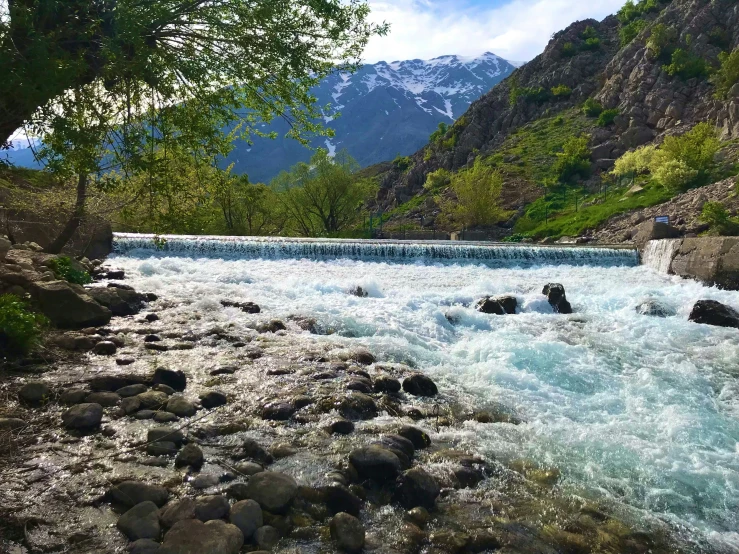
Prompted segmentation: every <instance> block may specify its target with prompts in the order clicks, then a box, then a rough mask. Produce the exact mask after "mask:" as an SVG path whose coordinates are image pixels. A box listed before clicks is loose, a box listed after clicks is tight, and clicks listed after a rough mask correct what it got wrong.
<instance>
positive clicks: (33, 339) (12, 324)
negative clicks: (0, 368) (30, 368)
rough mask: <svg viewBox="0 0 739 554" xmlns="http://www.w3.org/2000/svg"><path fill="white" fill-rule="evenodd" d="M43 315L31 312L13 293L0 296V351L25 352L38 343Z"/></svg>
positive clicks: (43, 321) (43, 320)
mask: <svg viewBox="0 0 739 554" xmlns="http://www.w3.org/2000/svg"><path fill="white" fill-rule="evenodd" d="M46 323H47V322H46V318H44V316H42V315H40V314H37V313H34V312H32V311H31V310H30V309H29V308H28V305H27V304H26V302H24V301H23V300H21V299H20V298H18V297H17V296H15V295H13V294H3V295H2V296H0V352H2V351H5V352H10V353H12V354H25V353H26V352H28V351H29V350H30V349H31V348H32V347H34V346H36V344H38V342H39V339H40V337H41V329H42V327H43V326H44V325H46Z"/></svg>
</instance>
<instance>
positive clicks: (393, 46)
mask: <svg viewBox="0 0 739 554" xmlns="http://www.w3.org/2000/svg"><path fill="white" fill-rule="evenodd" d="M368 2H369V4H370V6H371V7H372V15H371V19H372V21H374V22H376V23H381V22H383V21H386V22H387V23H390V33H389V35H388V36H386V37H373V38H372V39H371V41H370V43H369V44H368V45H367V48H366V50H365V52H364V59H365V61H366V62H369V63H375V62H378V61H381V60H384V61H387V62H390V61H396V60H409V59H416V58H420V59H430V58H434V57H437V56H443V55H446V54H458V55H462V56H474V55H478V54H482V53H483V52H493V53H495V54H497V55H499V56H500V57H502V58H505V59H507V60H512V61H529V60H531V59H532V58H534V57H536V56H537V55H538V54H540V53H541V52H542V51H543V50H544V47H545V46H546V45H547V43H548V42H549V40H550V38H551V36H552V34H553V33H555V32H557V31H560V30H562V29H564V28H565V27H567V26H568V25H569V24H570V23H572V22H574V21H577V20H581V19H587V18H593V19H597V20H601V19H603V18H604V17H606V16H608V15H610V14H612V13H615V12H617V11H618V10H619V9H620V8H621V6H623V4H624V3H625V0H456V1H455V0H368Z"/></svg>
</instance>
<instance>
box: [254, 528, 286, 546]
mask: <svg viewBox="0 0 739 554" xmlns="http://www.w3.org/2000/svg"><path fill="white" fill-rule="evenodd" d="M279 540H280V532H279V531H278V530H277V529H275V528H274V527H272V526H271V525H263V526H262V527H260V528H259V529H257V530H256V532H255V533H254V542H256V543H257V545H258V546H259V548H266V549H271V548H272V547H273V546H275V545H276V544H277V543H278V542H279Z"/></svg>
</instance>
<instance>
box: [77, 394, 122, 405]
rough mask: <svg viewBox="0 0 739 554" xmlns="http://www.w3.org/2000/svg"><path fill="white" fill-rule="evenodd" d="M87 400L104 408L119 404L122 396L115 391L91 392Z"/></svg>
mask: <svg viewBox="0 0 739 554" xmlns="http://www.w3.org/2000/svg"><path fill="white" fill-rule="evenodd" d="M85 402H92V403H94V404H100V405H101V406H102V407H103V408H110V407H112V406H117V405H118V404H119V403H120V402H121V397H120V396H119V395H118V394H116V393H114V392H91V393H90V394H88V395H87V397H86V398H85Z"/></svg>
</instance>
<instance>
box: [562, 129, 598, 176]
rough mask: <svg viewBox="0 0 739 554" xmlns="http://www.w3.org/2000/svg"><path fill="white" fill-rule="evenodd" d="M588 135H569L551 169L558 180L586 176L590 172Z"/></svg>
mask: <svg viewBox="0 0 739 554" xmlns="http://www.w3.org/2000/svg"><path fill="white" fill-rule="evenodd" d="M588 142H589V137H588V136H586V135H583V136H580V137H570V138H569V139H568V140H567V141H566V142H565V143H564V146H563V147H562V152H559V153H558V154H557V161H555V162H554V167H553V171H554V174H555V176H556V178H557V180H558V181H560V182H568V181H570V180H572V179H573V178H574V177H576V176H580V177H587V176H588V175H589V174H590V156H591V152H590V148H589V147H588Z"/></svg>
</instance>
